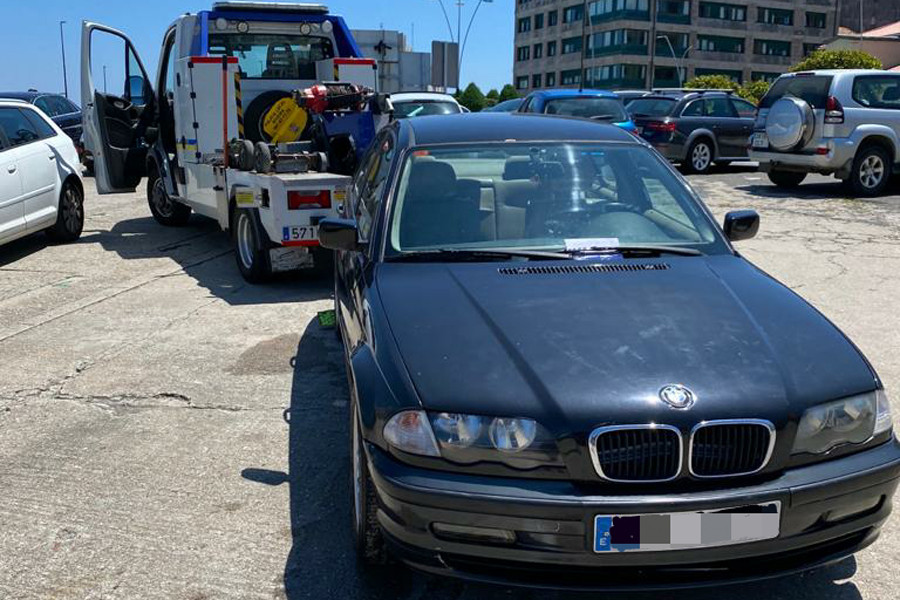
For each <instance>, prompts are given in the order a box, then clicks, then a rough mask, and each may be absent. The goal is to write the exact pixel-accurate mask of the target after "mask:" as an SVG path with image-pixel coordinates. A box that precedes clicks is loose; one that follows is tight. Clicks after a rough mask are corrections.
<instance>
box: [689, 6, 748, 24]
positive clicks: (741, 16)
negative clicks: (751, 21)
mask: <svg viewBox="0 0 900 600" xmlns="http://www.w3.org/2000/svg"><path fill="white" fill-rule="evenodd" d="M700 16H701V17H703V18H704V19H719V20H722V21H746V20H747V7H746V6H739V5H737V4H721V3H719V2H701V3H700Z"/></svg>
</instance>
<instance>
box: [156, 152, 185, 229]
mask: <svg viewBox="0 0 900 600" xmlns="http://www.w3.org/2000/svg"><path fill="white" fill-rule="evenodd" d="M147 205H148V206H149V207H150V214H152V215H153V218H154V219H156V222H157V223H159V224H160V225H164V226H166V227H182V226H184V225H186V224H187V222H188V219H190V217H191V207H190V206H185V205H184V204H182V203H180V202H177V201H175V200H173V199H172V198H171V196H169V192H168V191H166V182H165V181H163V180H162V178H161V177H160V176H159V169H158V168H157V167H156V166H151V167H150V169H149V172H148V173H147Z"/></svg>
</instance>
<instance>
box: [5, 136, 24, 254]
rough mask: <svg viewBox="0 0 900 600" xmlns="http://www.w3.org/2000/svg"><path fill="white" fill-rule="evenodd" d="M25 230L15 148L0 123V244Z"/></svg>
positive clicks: (20, 182)
mask: <svg viewBox="0 0 900 600" xmlns="http://www.w3.org/2000/svg"><path fill="white" fill-rule="evenodd" d="M24 230H25V209H24V208H23V206H22V181H21V180H20V179H19V167H18V164H17V162H16V148H14V147H13V146H11V145H10V143H9V141H8V140H7V139H6V135H5V134H4V130H3V126H2V125H0V244H2V243H3V242H5V241H8V240H10V239H12V238H13V237H15V236H18V235H20V234H21V233H22V232H23V231H24Z"/></svg>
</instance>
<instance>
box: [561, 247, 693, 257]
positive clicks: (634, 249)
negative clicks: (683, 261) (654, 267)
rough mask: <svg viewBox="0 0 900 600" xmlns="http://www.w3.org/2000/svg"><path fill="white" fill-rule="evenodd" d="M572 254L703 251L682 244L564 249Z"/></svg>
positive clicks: (683, 254) (685, 252)
mask: <svg viewBox="0 0 900 600" xmlns="http://www.w3.org/2000/svg"><path fill="white" fill-rule="evenodd" d="M563 252H565V253H567V254H569V255H572V256H590V255H592V254H601V255H602V254H623V255H631V256H636V255H648V254H649V255H654V254H677V255H679V256H702V255H703V253H702V252H700V251H699V250H695V249H694V248H682V247H681V246H653V245H649V246H588V247H585V248H577V249H573V250H563Z"/></svg>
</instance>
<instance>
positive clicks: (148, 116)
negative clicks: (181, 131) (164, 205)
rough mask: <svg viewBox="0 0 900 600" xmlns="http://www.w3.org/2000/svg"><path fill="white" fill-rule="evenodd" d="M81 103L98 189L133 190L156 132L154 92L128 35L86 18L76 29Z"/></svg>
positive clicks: (103, 190)
mask: <svg viewBox="0 0 900 600" xmlns="http://www.w3.org/2000/svg"><path fill="white" fill-rule="evenodd" d="M81 106H82V109H81V110H82V117H83V126H84V145H85V149H86V150H88V151H90V152H91V153H92V154H93V158H94V176H95V178H96V183H97V191H98V192H99V193H101V194H113V193H118V192H133V191H134V190H135V188H136V187H137V186H138V184H139V183H140V181H141V178H142V177H144V176H145V175H146V171H147V151H148V150H149V148H150V147H151V146H152V145H153V144H154V143H155V142H156V140H157V138H158V136H159V133H158V129H157V111H156V100H155V95H154V93H153V88H152V86H151V84H150V78H149V77H147V71H146V69H144V64H143V63H142V62H141V59H140V57H139V56H138V54H137V52H136V51H135V49H134V44H132V43H131V40H129V39H128V37H127V36H126V35H125V34H124V33H122V32H120V31H116V30H115V29H111V28H109V27H106V26H104V25H99V24H97V23H90V22H88V21H84V22H83V23H82V29H81Z"/></svg>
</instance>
